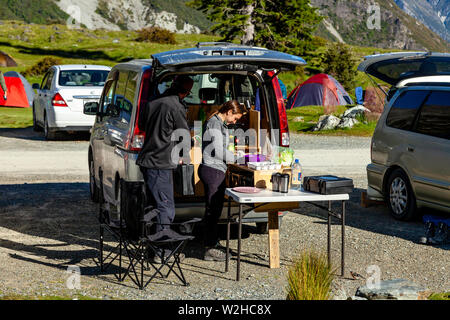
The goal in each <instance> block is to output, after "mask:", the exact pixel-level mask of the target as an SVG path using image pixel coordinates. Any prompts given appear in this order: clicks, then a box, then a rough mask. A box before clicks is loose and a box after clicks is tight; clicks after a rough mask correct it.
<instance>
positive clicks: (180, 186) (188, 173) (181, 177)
mask: <svg viewBox="0 0 450 320" xmlns="http://www.w3.org/2000/svg"><path fill="white" fill-rule="evenodd" d="M173 184H174V186H175V192H176V193H177V194H178V195H180V196H193V195H194V194H195V181H194V165H193V164H180V165H178V166H177V168H176V169H175V170H174V171H173Z"/></svg>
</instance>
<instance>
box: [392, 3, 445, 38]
mask: <svg viewBox="0 0 450 320" xmlns="http://www.w3.org/2000/svg"><path fill="white" fill-rule="evenodd" d="M395 3H396V4H397V5H398V6H399V7H400V8H401V9H402V10H403V11H405V12H406V13H407V14H409V15H410V16H412V17H414V18H416V19H417V20H419V21H420V22H422V23H423V24H424V25H426V26H427V27H428V28H430V29H431V30H433V31H434V32H436V33H437V34H438V35H440V36H441V37H442V38H443V39H444V40H446V41H447V42H450V1H449V0H395Z"/></svg>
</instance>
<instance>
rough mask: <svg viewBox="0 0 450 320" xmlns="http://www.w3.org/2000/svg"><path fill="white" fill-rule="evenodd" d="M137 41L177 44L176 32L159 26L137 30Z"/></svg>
mask: <svg viewBox="0 0 450 320" xmlns="http://www.w3.org/2000/svg"><path fill="white" fill-rule="evenodd" d="M137 33H138V37H137V39H136V41H146V42H156V43H161V44H176V43H177V42H176V41H175V34H174V33H173V32H171V31H169V30H166V29H163V28H159V27H148V28H143V29H141V30H139V31H137Z"/></svg>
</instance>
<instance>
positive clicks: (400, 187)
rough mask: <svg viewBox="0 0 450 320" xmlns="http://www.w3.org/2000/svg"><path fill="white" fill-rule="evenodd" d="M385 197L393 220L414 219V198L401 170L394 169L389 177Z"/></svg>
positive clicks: (415, 210) (406, 177)
mask: <svg viewBox="0 0 450 320" xmlns="http://www.w3.org/2000/svg"><path fill="white" fill-rule="evenodd" d="M386 196H387V201H386V202H387V203H388V206H389V210H390V212H391V215H392V216H393V217H394V218H395V219H397V220H402V221H410V220H413V219H414V218H415V217H416V214H417V205H416V197H415V195H414V192H413V190H412V188H411V184H410V183H409V179H408V176H407V175H406V173H405V172H404V171H403V170H401V169H396V170H395V171H394V172H392V174H391V175H390V176H389V180H388V184H387V190H386Z"/></svg>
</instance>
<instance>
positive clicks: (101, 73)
mask: <svg viewBox="0 0 450 320" xmlns="http://www.w3.org/2000/svg"><path fill="white" fill-rule="evenodd" d="M108 73H109V71H107V70H62V71H61V72H60V73H59V81H58V83H59V85H60V86H67V87H85V86H86V87H87V86H91V87H102V86H103V85H105V81H106V78H107V77H108Z"/></svg>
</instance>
